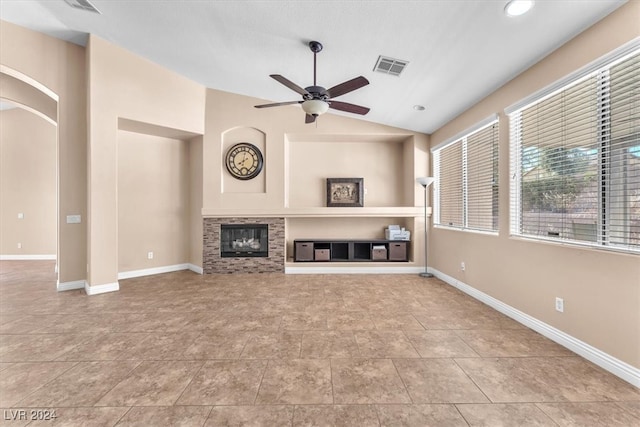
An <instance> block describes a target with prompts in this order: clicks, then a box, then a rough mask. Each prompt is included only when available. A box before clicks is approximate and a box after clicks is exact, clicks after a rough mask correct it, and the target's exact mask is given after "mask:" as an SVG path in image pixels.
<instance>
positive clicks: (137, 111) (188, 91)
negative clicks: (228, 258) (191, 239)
mask: <svg viewBox="0 0 640 427" xmlns="http://www.w3.org/2000/svg"><path fill="white" fill-rule="evenodd" d="M87 58H88V82H89V83H88V91H89V123H90V128H89V171H88V177H89V180H88V181H89V200H88V206H89V216H90V221H89V236H88V239H89V240H88V242H89V243H88V244H89V247H88V257H89V273H88V282H89V285H90V286H96V285H112V284H114V283H116V282H117V275H118V260H119V259H120V257H119V256H118V248H119V247H120V248H123V247H128V245H135V244H136V243H135V238H133V237H131V236H128V235H126V234H120V235H119V233H118V203H117V202H118V191H119V189H121V188H122V185H120V184H119V183H118V167H117V159H118V154H117V151H118V150H117V147H118V134H119V133H118V126H119V123H120V126H121V127H122V123H123V121H122V120H119V119H122V118H124V119H127V120H129V121H134V122H136V123H139V124H150V125H152V126H150V127H151V128H153V129H155V130H158V131H163V132H164V131H166V132H170V133H173V134H180V133H181V132H182V133H184V134H185V135H189V137H191V138H192V137H193V136H194V135H197V134H202V133H203V131H204V121H203V119H204V116H203V112H204V106H205V89H204V87H203V86H201V85H199V84H196V83H194V82H192V81H190V80H188V79H186V78H184V77H182V76H179V75H177V74H175V73H173V72H171V71H169V70H166V69H164V68H162V67H160V66H158V65H156V64H154V63H152V62H150V61H147V60H145V59H143V58H140V57H138V56H136V55H134V54H132V53H130V52H127V51H126V50H124V49H121V48H119V47H117V46H114V45H112V44H110V43H108V42H106V41H104V40H102V39H100V38H98V37H95V36H90V38H89V43H88V47H87ZM163 132H160V133H163ZM160 136H167V135H160ZM179 139H181V138H179ZM138 161H139V162H144V161H145V159H144V158H139V159H138ZM158 227H160V229H161V227H162V225H159V226H158ZM152 232H153V230H149V233H152ZM119 237H120V239H119ZM183 250H184V249H183ZM185 261H186V260H185ZM123 262H124V261H123Z"/></svg>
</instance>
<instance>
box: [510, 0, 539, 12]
mask: <svg viewBox="0 0 640 427" xmlns="http://www.w3.org/2000/svg"><path fill="white" fill-rule="evenodd" d="M532 7H533V0H511V1H510V2H509V3H507V5H506V6H505V7H504V13H506V14H507V16H520V15H524V14H525V13H527V12H528V11H530V10H531V8H532Z"/></svg>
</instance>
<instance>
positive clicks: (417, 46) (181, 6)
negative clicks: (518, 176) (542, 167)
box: [0, 0, 625, 133]
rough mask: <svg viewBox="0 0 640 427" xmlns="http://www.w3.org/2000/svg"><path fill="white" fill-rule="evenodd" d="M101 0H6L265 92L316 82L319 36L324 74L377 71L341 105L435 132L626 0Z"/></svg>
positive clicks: (33, 15)
mask: <svg viewBox="0 0 640 427" xmlns="http://www.w3.org/2000/svg"><path fill="white" fill-rule="evenodd" d="M90 1H91V3H92V4H94V5H95V6H96V7H97V9H98V10H100V12H101V14H96V13H92V12H87V11H82V10H77V9H74V8H71V7H70V6H69V5H67V4H66V3H65V2H64V1H63V0H2V1H0V18H1V19H2V20H5V21H9V22H13V23H15V24H18V25H21V26H24V27H27V28H30V29H33V30H36V31H40V32H43V33H46V34H49V35H51V36H54V37H57V38H60V39H64V40H67V41H71V42H73V43H77V44H84V43H86V40H87V36H86V35H87V34H88V33H92V34H95V35H97V36H99V37H101V38H103V39H105V40H108V41H109V42H111V43H114V44H116V45H119V46H121V47H123V48H125V49H127V50H129V51H132V52H134V53H136V54H138V55H140V56H142V57H145V58H147V59H149V60H151V61H153V62H155V63H157V64H160V65H162V66H164V67H166V68H169V69H171V70H174V71H175V72H177V73H179V74H182V75H184V76H186V77H188V78H190V79H192V80H194V81H196V82H199V83H201V84H203V85H205V86H207V87H210V88H214V89H219V90H223V91H228V92H233V93H237V94H242V95H248V96H252V97H256V98H260V99H264V100H265V102H280V101H293V100H298V99H299V95H298V94H296V93H295V92H293V91H291V90H290V89H287V88H286V87H285V86H283V85H281V84H280V83H278V82H276V81H275V80H273V79H271V78H269V74H281V75H283V76H285V77H287V78H288V79H289V80H291V81H293V82H295V83H296V84H298V85H299V86H302V87H306V86H310V85H312V84H313V54H312V53H311V51H310V50H309V48H308V46H307V43H308V42H309V41H311V40H318V41H320V42H322V44H323V45H324V50H323V51H322V52H321V53H319V54H318V75H317V80H318V85H321V86H324V87H327V88H328V87H331V86H334V85H336V84H338V83H341V82H343V81H345V80H348V79H351V78H353V77H356V76H359V75H363V76H365V77H366V78H367V79H368V80H369V81H370V84H369V85H368V86H365V87H364V88H362V89H359V90H357V91H354V92H351V93H349V94H346V95H344V96H341V97H340V98H339V99H338V100H340V101H344V102H349V103H354V104H360V105H364V106H367V107H370V108H371V111H370V112H369V114H368V115H366V116H364V117H362V116H354V115H351V114H348V113H341V112H337V113H336V114H344V115H349V116H352V117H358V118H360V117H362V118H363V119H364V120H368V121H372V122H376V123H381V124H385V125H390V126H395V127H399V128H403V129H409V130H413V131H417V132H424V133H432V132H434V131H435V130H437V129H438V128H439V127H441V126H442V125H444V124H445V123H447V122H448V121H449V120H451V119H453V118H455V117H456V116H457V115H459V114H460V113H462V112H463V111H465V110H466V109H468V108H469V107H471V106H472V105H474V104H475V103H476V102H478V101H479V100H481V99H482V98H484V97H485V96H487V95H488V94H490V93H491V92H493V91H495V90H496V89H497V88H499V87H500V86H502V85H504V84H505V83H506V82H508V81H509V80H511V79H512V78H514V77H515V76H517V75H518V74H519V73H521V72H522V71H524V70H526V69H527V68H529V67H530V66H531V65H533V64H534V63H536V62H537V61H539V60H540V59H542V58H543V57H544V56H546V55H547V54H549V53H551V52H552V51H553V50H555V49H556V48H558V47H560V46H561V45H562V44H564V43H565V42H566V41H568V40H569V39H571V38H572V37H574V36H575V35H577V34H578V33H580V32H582V31H583V30H585V29H586V28H588V27H589V26H591V25H592V24H594V23H595V22H597V21H599V20H600V19H602V18H603V17H605V16H606V15H608V14H609V13H611V12H612V11H613V10H615V9H617V8H618V7H620V6H621V5H623V4H624V3H625V1H624V0H536V2H535V6H534V8H533V9H532V10H531V11H530V12H529V13H528V14H526V15H523V16H519V17H508V16H506V15H505V13H504V11H503V10H504V7H505V5H506V3H507V1H506V0H422V1H420V0H413V1H402V0H386V1H375V0H368V1H360V0H343V1H333V0H324V1H323V0H317V1H306V0H298V1H284V0H261V1H247V0H244V1H243V0H233V1H224V0H212V1H204V0H162V1H151V0H129V1H123V0H90ZM379 55H383V56H388V57H391V58H395V59H400V60H406V61H408V62H409V64H408V66H407V67H406V69H405V70H404V71H403V72H402V74H401V75H400V76H399V77H397V76H392V75H389V74H382V73H380V72H375V71H373V68H374V66H375V64H376V61H377V59H378V56H379ZM414 105H423V106H424V107H425V109H424V111H416V110H415V109H414V108H413V106H414ZM278 108H300V107H299V106H297V105H295V106H286V107H278ZM261 111H262V113H263V114H270V112H269V110H268V109H264V110H261ZM334 111H335V110H331V112H334ZM301 115H302V112H301ZM301 120H302V119H301Z"/></svg>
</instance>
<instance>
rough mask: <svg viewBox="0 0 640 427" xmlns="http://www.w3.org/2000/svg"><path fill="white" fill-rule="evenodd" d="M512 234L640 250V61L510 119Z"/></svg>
mask: <svg viewBox="0 0 640 427" xmlns="http://www.w3.org/2000/svg"><path fill="white" fill-rule="evenodd" d="M509 118H510V124H511V153H512V161H511V172H512V178H513V180H512V187H511V189H512V191H511V220H512V221H511V232H512V234H516V235H522V236H527V237H534V238H540V239H552V240H562V241H571V242H575V243H581V244H586V245H594V246H607V247H615V248H619V249H623V250H631V251H637V250H640V55H639V54H638V51H636V52H635V53H632V54H630V55H626V56H624V57H622V58H615V59H613V60H611V62H609V63H606V64H604V65H603V66H601V67H600V68H599V69H598V70H596V71H595V72H591V73H590V74H589V75H586V76H580V77H579V78H577V79H576V80H575V81H573V82H571V83H569V84H566V85H565V86H564V87H562V88H560V89H559V90H557V91H556V92H554V93H551V94H547V95H545V96H544V97H542V98H541V99H540V100H537V101H534V102H533V103H530V104H529V105H527V106H525V107H523V108H520V109H517V110H515V111H513V112H511V113H510V114H509Z"/></svg>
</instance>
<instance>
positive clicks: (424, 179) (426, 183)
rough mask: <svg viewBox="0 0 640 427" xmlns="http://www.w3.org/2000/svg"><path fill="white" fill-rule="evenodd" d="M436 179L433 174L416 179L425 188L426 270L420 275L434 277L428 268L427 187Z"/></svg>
mask: <svg viewBox="0 0 640 427" xmlns="http://www.w3.org/2000/svg"><path fill="white" fill-rule="evenodd" d="M435 180H436V179H435V178H434V177H432V176H423V177H420V178H417V179H416V181H417V182H418V184H420V185H422V187H423V188H424V272H422V273H420V277H433V274H431V273H429V271H428V270H427V228H428V226H429V224H428V223H427V188H428V187H429V186H430V185H431V184H433V181H435Z"/></svg>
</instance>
